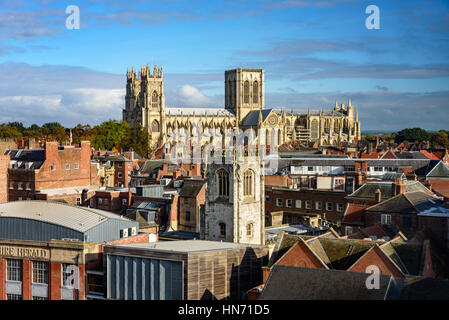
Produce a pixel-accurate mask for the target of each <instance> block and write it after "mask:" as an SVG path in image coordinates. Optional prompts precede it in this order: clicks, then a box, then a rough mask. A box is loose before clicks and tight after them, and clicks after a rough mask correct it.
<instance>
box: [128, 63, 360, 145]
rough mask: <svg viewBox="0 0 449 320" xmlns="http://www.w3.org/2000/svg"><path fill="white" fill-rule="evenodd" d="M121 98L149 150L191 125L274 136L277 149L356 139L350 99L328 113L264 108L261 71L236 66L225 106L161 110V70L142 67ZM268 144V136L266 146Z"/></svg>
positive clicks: (357, 125) (227, 78) (230, 75)
mask: <svg viewBox="0 0 449 320" xmlns="http://www.w3.org/2000/svg"><path fill="white" fill-rule="evenodd" d="M126 78H127V83H126V97H125V109H124V110H123V120H125V121H126V122H127V123H128V124H129V125H130V126H131V127H134V126H138V125H141V126H142V127H143V128H145V129H146V130H148V134H149V139H150V146H151V147H152V148H155V147H158V146H160V145H161V144H163V143H165V142H170V141H169V138H170V136H171V134H172V132H174V131H176V130H178V129H181V128H183V129H184V130H186V131H187V132H192V130H193V128H194V126H195V123H197V124H199V125H200V126H201V128H200V129H201V130H202V131H203V132H204V131H206V130H207V129H208V128H209V129H214V130H220V132H225V130H228V129H242V130H245V129H248V128H251V129H254V130H256V132H260V131H259V130H262V132H263V130H266V134H265V137H271V136H272V135H273V133H275V134H274V135H273V136H274V137H276V139H277V141H274V142H275V143H276V144H277V145H280V144H283V143H286V142H289V141H291V140H299V141H307V142H318V143H319V145H335V144H338V143H339V142H353V141H356V140H360V122H359V120H358V112H357V110H355V111H354V107H353V106H352V105H351V100H350V99H349V100H348V104H347V105H345V104H341V105H340V106H338V104H337V102H336V103H335V106H334V108H333V109H332V110H331V111H328V112H324V111H320V112H311V111H310V110H309V111H308V112H298V111H294V110H284V109H278V108H276V109H274V108H272V109H266V108H265V76H264V70H263V69H243V68H237V69H233V70H227V71H225V79H224V80H225V108H224V109H223V108H166V107H165V95H164V81H163V69H162V66H161V67H160V68H157V67H154V69H153V72H152V73H151V70H150V69H149V68H148V65H147V66H146V67H142V68H141V70H140V72H139V73H138V74H137V73H136V71H135V70H131V71H127V73H126ZM272 142H273V140H271V141H270V139H268V138H267V141H266V143H267V144H268V145H269V144H270V143H272Z"/></svg>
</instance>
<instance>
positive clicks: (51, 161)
mask: <svg viewBox="0 0 449 320" xmlns="http://www.w3.org/2000/svg"><path fill="white" fill-rule="evenodd" d="M75 164H76V165H77V166H78V167H77V169H75ZM66 165H68V166H69V167H67V168H66ZM52 166H54V170H52ZM8 175H9V176H8V183H9V189H8V194H9V201H16V200H20V198H21V199H22V200H27V199H31V200H33V199H35V195H36V194H37V193H36V191H39V190H47V189H59V188H72V187H85V186H90V185H91V179H92V175H91V164H90V142H89V141H82V142H81V146H80V147H65V148H64V149H62V150H59V149H58V143H57V142H47V143H46V145H45V161H44V163H43V164H42V166H41V168H40V169H39V170H26V169H9V170H8ZM0 177H1V173H0ZM19 184H21V186H22V190H19V187H18V186H19ZM28 184H29V186H30V188H29V189H27V185H28ZM11 187H12V188H11ZM0 193H1V192H0Z"/></svg>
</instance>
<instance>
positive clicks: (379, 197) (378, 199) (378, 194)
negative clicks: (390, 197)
mask: <svg viewBox="0 0 449 320" xmlns="http://www.w3.org/2000/svg"><path fill="white" fill-rule="evenodd" d="M374 199H375V201H376V203H379V202H381V201H382V192H381V191H380V189H379V188H377V190H376V192H375V193H374Z"/></svg>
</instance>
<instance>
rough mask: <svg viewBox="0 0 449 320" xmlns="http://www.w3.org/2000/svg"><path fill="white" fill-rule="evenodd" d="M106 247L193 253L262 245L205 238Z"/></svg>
mask: <svg viewBox="0 0 449 320" xmlns="http://www.w3.org/2000/svg"><path fill="white" fill-rule="evenodd" d="M106 247H114V248H121V249H127V248H129V249H138V250H142V251H146V250H150V251H166V252H178V253H193V252H202V251H217V250H232V249H243V248H248V247H263V246H262V245H255V244H247V243H233V242H220V241H207V240H179V241H159V242H155V243H129V244H117V245H108V246H106Z"/></svg>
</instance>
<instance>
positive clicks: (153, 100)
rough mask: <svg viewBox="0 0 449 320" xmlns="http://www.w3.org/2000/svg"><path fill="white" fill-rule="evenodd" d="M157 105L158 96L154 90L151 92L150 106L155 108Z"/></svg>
mask: <svg viewBox="0 0 449 320" xmlns="http://www.w3.org/2000/svg"><path fill="white" fill-rule="evenodd" d="M158 105H159V97H158V94H157V92H156V91H153V94H152V96H151V107H152V108H157V107H158Z"/></svg>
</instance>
